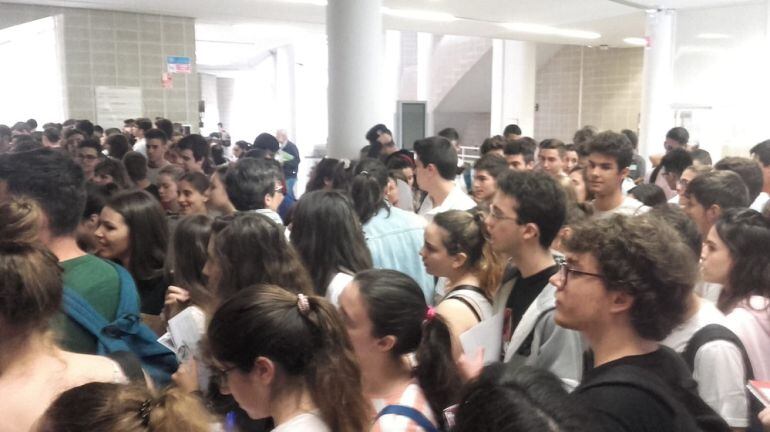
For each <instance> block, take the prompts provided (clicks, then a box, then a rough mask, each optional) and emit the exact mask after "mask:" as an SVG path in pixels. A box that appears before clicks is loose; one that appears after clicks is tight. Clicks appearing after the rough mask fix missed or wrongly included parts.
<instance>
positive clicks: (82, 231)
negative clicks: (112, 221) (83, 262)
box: [75, 183, 118, 254]
mask: <svg viewBox="0 0 770 432" xmlns="http://www.w3.org/2000/svg"><path fill="white" fill-rule="evenodd" d="M117 192H118V187H117V186H115V185H114V184H109V185H105V186H99V185H97V184H94V183H86V205H85V208H84V210H83V216H82V219H81V220H80V223H79V224H78V227H77V229H76V230H75V238H76V239H77V244H78V247H79V248H80V249H82V250H83V251H85V252H86V253H90V254H93V253H95V252H96V250H97V249H99V240H98V239H97V238H96V236H95V235H94V233H95V232H96V228H97V227H98V226H99V214H100V213H101V212H102V208H104V204H105V203H106V202H107V200H108V199H109V197H110V196H112V195H114V194H115V193H117Z"/></svg>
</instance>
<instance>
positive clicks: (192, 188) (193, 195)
mask: <svg viewBox="0 0 770 432" xmlns="http://www.w3.org/2000/svg"><path fill="white" fill-rule="evenodd" d="M209 186H210V183H209V179H208V177H206V175H205V174H203V173H199V172H190V173H187V174H185V175H183V176H182V177H181V178H180V179H179V181H178V182H177V183H176V187H177V189H178V190H179V198H177V201H178V202H179V213H180V214H181V215H183V216H190V215H198V214H206V213H207V212H208V209H207V208H206V204H207V203H208V201H209V195H208V190H209Z"/></svg>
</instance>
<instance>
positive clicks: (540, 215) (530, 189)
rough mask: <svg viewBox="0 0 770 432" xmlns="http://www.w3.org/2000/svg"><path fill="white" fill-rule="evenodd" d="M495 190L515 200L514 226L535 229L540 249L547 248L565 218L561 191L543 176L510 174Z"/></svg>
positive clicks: (564, 197) (562, 191)
mask: <svg viewBox="0 0 770 432" xmlns="http://www.w3.org/2000/svg"><path fill="white" fill-rule="evenodd" d="M497 190H498V191H500V192H501V193H503V194H505V195H507V196H509V197H511V198H513V199H515V200H516V208H515V209H513V210H515V211H516V214H517V215H518V223H519V224H521V225H524V224H528V223H533V224H535V225H537V228H538V231H539V232H540V236H539V241H540V246H542V247H543V248H546V249H547V248H548V247H550V246H551V243H553V239H554V238H556V235H557V234H559V230H560V229H561V227H562V225H564V219H565V218H566V212H567V210H566V207H567V198H566V195H565V193H564V188H563V187H562V186H561V185H560V184H559V183H557V182H556V180H554V179H553V177H551V176H549V175H548V174H546V173H543V172H528V171H526V172H522V171H510V172H507V173H505V174H503V175H502V176H500V177H499V178H498V179H497Z"/></svg>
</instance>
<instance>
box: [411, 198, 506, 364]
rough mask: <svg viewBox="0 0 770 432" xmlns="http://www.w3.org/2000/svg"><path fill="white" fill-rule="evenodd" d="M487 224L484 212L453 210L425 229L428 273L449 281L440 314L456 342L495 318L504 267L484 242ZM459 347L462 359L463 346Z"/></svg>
mask: <svg viewBox="0 0 770 432" xmlns="http://www.w3.org/2000/svg"><path fill="white" fill-rule="evenodd" d="M483 223H484V216H483V214H482V213H481V212H476V213H474V214H471V213H469V212H467V211H462V210H450V211H447V212H444V213H439V214H437V215H436V216H435V217H434V218H433V221H432V222H431V223H430V224H429V225H428V227H427V228H425V245H424V246H423V248H422V250H420V255H421V256H422V259H423V262H424V263H425V268H427V269H428V273H430V274H432V275H433V276H436V277H441V278H446V279H445V284H444V289H445V292H446V293H447V294H446V296H445V297H444V298H443V300H442V301H441V303H440V304H439V305H438V307H437V309H436V310H437V312H438V313H439V315H441V316H442V317H444V318H445V319H446V320H447V322H448V323H449V327H450V328H451V329H452V334H453V335H454V336H455V338H458V337H459V336H460V335H461V334H462V333H464V332H465V331H467V330H469V329H470V328H471V327H473V326H475V325H476V324H478V323H480V322H481V321H483V320H485V319H488V318H491V317H492V315H493V310H492V301H491V299H492V298H493V295H494V290H495V289H496V288H497V286H498V285H499V284H500V281H499V278H500V275H501V274H502V265H501V264H500V263H499V262H498V260H497V258H496V257H495V255H494V253H493V252H492V250H491V249H490V247H489V245H488V244H487V243H486V240H485V239H484V231H483ZM456 341H459V339H456ZM455 347H456V350H455V353H456V354H457V356H458V357H459V354H460V353H461V350H460V349H459V348H460V347H459V344H457V343H456V345H455Z"/></svg>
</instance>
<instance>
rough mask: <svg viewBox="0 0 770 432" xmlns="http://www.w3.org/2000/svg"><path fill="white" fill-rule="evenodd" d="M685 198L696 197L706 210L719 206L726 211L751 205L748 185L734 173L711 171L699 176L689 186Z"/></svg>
mask: <svg viewBox="0 0 770 432" xmlns="http://www.w3.org/2000/svg"><path fill="white" fill-rule="evenodd" d="M685 196H687V197H688V198H690V197H694V198H695V200H696V201H697V202H698V203H699V204H700V205H702V206H703V208H704V209H708V208H709V207H711V206H712V205H718V206H719V207H721V208H722V210H725V209H728V208H730V207H748V206H749V204H751V201H749V190H748V188H747V187H746V184H745V183H744V182H743V180H741V177H740V176H739V175H738V174H736V173H734V172H732V171H711V172H707V173H704V174H700V175H698V176H697V177H695V178H694V179H692V180H691V181H690V183H689V184H688V185H687V191H686V192H685Z"/></svg>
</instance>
